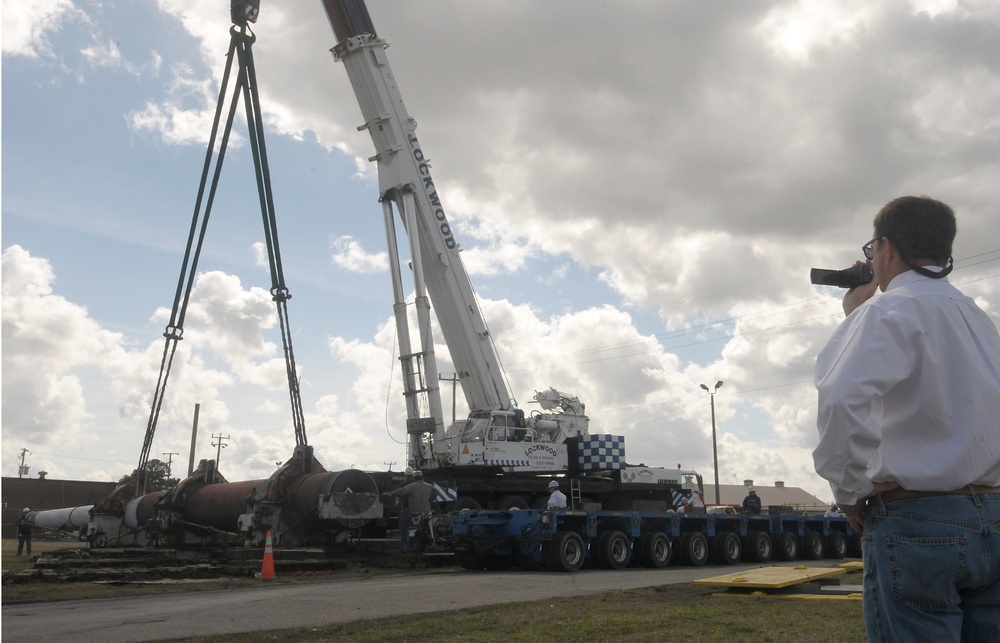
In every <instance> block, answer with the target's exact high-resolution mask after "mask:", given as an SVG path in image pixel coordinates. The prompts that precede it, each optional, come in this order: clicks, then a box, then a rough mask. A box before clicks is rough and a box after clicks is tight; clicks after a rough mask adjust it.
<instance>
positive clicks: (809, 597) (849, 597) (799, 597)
mask: <svg viewBox="0 0 1000 643" xmlns="http://www.w3.org/2000/svg"><path fill="white" fill-rule="evenodd" d="M712 596H714V597H716V598H747V597H748V596H749V597H753V598H781V599H784V600H786V601H860V600H861V594H830V595H825V594H768V593H767V592H752V593H750V594H712Z"/></svg>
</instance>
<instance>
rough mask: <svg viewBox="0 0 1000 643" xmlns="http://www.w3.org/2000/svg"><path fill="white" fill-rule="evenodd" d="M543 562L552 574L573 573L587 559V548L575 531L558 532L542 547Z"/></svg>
mask: <svg viewBox="0 0 1000 643" xmlns="http://www.w3.org/2000/svg"><path fill="white" fill-rule="evenodd" d="M543 550H544V551H545V561H546V563H547V564H548V567H549V569H551V570H552V571H554V572H575V571H577V570H579V569H580V568H581V567H583V561H585V560H586V559H587V547H586V546H585V545H584V544H583V538H581V537H580V534H578V533H576V532H575V531H560V532H557V533H556V535H555V536H554V537H553V538H552V540H551V541H550V542H547V543H545V545H544V546H543Z"/></svg>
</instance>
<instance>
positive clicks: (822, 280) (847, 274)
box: [809, 263, 875, 288]
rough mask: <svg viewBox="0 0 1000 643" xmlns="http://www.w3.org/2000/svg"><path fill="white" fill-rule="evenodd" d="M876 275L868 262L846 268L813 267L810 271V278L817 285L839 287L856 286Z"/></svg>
mask: <svg viewBox="0 0 1000 643" xmlns="http://www.w3.org/2000/svg"><path fill="white" fill-rule="evenodd" d="M874 276H875V275H873V274H872V269H871V268H870V267H869V266H868V265H866V264H863V263H861V264H857V265H854V266H851V267H850V268H845V269H844V270H826V269H824V268H813V269H812V270H811V271H809V279H810V281H812V282H813V283H814V284H816V285H817V286H836V287H838V288H854V287H855V286H860V285H861V284H866V283H868V282H870V281H871V280H872V279H873V278H874Z"/></svg>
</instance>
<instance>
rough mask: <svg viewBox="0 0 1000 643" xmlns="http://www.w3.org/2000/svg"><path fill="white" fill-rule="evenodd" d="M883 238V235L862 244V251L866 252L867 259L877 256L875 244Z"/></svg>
mask: <svg viewBox="0 0 1000 643" xmlns="http://www.w3.org/2000/svg"><path fill="white" fill-rule="evenodd" d="M881 238H882V237H875V238H874V239H872V240H871V241H869V242H868V243H866V244H865V245H863V246H861V252H863V253H865V259H874V258H875V250H874V245H875V242H876V241H878V240H879V239H881Z"/></svg>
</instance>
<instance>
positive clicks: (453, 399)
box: [438, 373, 458, 424]
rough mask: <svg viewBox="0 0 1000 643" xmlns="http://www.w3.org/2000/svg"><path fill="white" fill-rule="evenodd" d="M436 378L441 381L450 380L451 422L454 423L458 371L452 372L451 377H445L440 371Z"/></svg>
mask: <svg viewBox="0 0 1000 643" xmlns="http://www.w3.org/2000/svg"><path fill="white" fill-rule="evenodd" d="M438 380H440V381H442V382H451V423H452V424H454V423H455V402H456V400H457V395H458V373H452V374H451V377H445V376H444V374H443V373H442V374H441V375H438Z"/></svg>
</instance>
